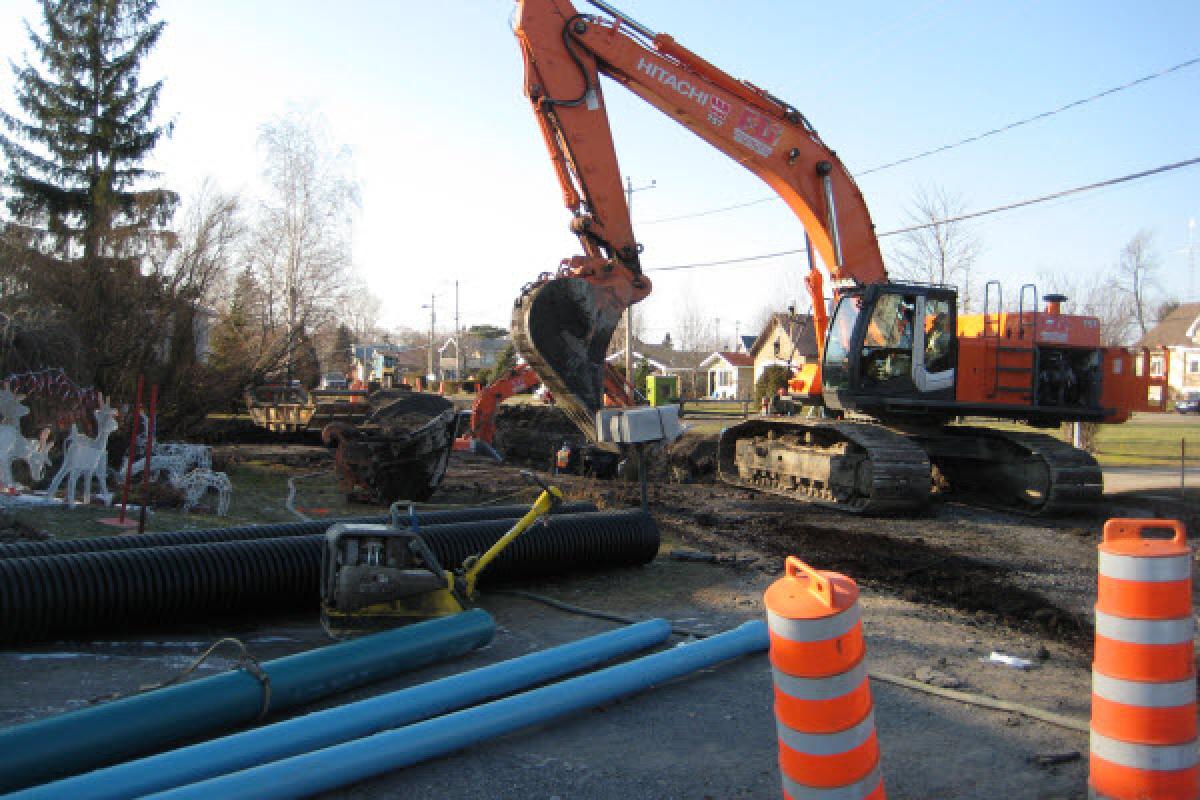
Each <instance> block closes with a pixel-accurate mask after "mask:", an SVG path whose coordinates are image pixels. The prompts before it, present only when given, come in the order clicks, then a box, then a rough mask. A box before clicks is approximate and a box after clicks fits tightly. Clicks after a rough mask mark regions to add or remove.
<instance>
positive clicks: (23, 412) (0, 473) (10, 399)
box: [0, 389, 51, 489]
mask: <svg viewBox="0 0 1200 800" xmlns="http://www.w3.org/2000/svg"><path fill="white" fill-rule="evenodd" d="M24 397H25V396H24V395H19V394H13V393H12V392H11V391H9V390H8V389H0V417H3V422H2V423H0V484H2V485H3V488H7V489H14V488H16V483H15V481H13V474H12V462H14V461H24V462H25V463H26V464H28V465H29V475H30V482H31V483H36V482H37V481H40V480H41V479H42V476H43V475H44V474H45V472H46V463H47V462H48V461H49V460H50V447H51V443H50V429H49V428H46V429H45V430H44V431H42V434H41V436H39V437H38V438H37V439H26V438H25V437H24V436H23V435H22V434H21V420H22V419H23V418H24V417H25V416H27V415H28V414H29V408H28V407H27V406H25V405H24V404H22V403H21V400H23V399H24Z"/></svg>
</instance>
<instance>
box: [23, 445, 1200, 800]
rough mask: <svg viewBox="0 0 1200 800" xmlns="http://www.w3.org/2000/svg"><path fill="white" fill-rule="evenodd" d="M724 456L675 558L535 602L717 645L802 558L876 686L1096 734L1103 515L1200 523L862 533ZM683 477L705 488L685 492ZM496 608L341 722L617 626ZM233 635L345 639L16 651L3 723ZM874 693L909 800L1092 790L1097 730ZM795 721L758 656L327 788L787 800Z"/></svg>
mask: <svg viewBox="0 0 1200 800" xmlns="http://www.w3.org/2000/svg"><path fill="white" fill-rule="evenodd" d="M706 448H707V444H706V443H705V442H704V441H694V440H693V441H689V442H687V443H685V446H684V447H683V448H681V449H679V450H677V451H676V452H675V453H674V454H673V456H672V457H670V458H667V459H663V460H662V461H661V462H660V467H662V469H660V470H658V471H659V472H662V473H663V475H662V476H661V477H663V478H664V480H663V481H661V482H660V481H655V482H652V483H651V485H650V495H649V500H650V509H651V511H652V513H653V514H654V516H655V518H656V520H657V521H658V523H659V526H660V529H661V532H662V535H663V547H662V549H661V551H660V553H659V556H658V558H657V559H655V560H654V561H653V562H651V563H650V564H648V565H647V566H645V567H641V568H635V569H625V570H618V571H608V572H594V573H586V574H582V575H573V576H566V577H562V578H557V579H554V580H547V581H540V582H536V583H522V584H520V585H519V586H514V587H512V588H514V589H520V590H527V591H531V592H537V593H541V594H543V595H546V596H549V597H553V598H555V599H558V600H562V601H565V602H568V603H571V604H575V605H578V606H584V607H588V608H595V609H602V610H604V611H609V612H613V613H616V614H621V615H626V616H629V617H634V618H650V617H656V616H662V617H666V618H668V619H669V620H671V621H672V622H673V623H674V624H676V625H678V626H680V627H683V628H689V629H693V630H696V631H701V632H715V631H720V630H723V629H726V628H730V627H733V626H735V625H737V624H739V623H740V622H742V621H744V620H747V619H761V618H762V617H763V613H764V609H763V606H762V594H763V591H764V590H765V588H766V587H767V586H768V585H770V583H771V582H772V581H774V580H775V579H776V578H778V577H779V575H780V574H781V573H782V567H783V559H784V557H785V556H786V555H796V556H800V557H801V558H803V559H805V560H806V561H808V562H809V563H811V564H813V565H814V566H815V567H817V568H819V569H827V570H836V571H839V572H843V573H845V574H846V575H849V576H850V577H852V578H853V579H854V580H856V581H857V582H858V583H859V585H860V586H861V587H862V590H863V591H862V598H861V599H862V604H863V612H864V616H863V619H864V628H865V633H866V638H867V646H868V655H867V662H868V666H869V668H870V669H871V671H872V672H873V673H875V674H877V676H880V675H881V676H883V677H884V678H886V677H887V676H897V677H900V678H906V679H910V680H915V681H918V682H920V683H921V684H922V685H925V686H929V687H932V688H939V687H940V688H949V689H953V690H958V691H962V692H969V693H973V694H976V695H984V696H987V697H991V698H996V699H999V700H1003V701H1009V702H1012V703H1016V704H1020V705H1024V706H1029V707H1033V708H1036V709H1042V710H1045V711H1049V712H1054V713H1056V714H1060V715H1065V716H1067V717H1070V718H1073V719H1075V720H1077V721H1080V722H1084V723H1086V720H1087V717H1088V709H1089V700H1090V696H1089V692H1090V679H1091V676H1090V659H1091V656H1090V647H1091V636H1092V628H1091V622H1090V607H1091V604H1092V603H1093V602H1094V592H1095V561H1096V550H1095V545H1096V542H1097V540H1098V535H1099V531H1100V528H1101V526H1102V524H1103V521H1104V519H1105V518H1106V517H1109V516H1118V515H1153V514H1160V515H1164V516H1168V515H1169V516H1181V517H1184V518H1185V520H1186V521H1188V522H1189V523H1190V522H1191V521H1192V519H1191V517H1192V516H1193V515H1194V514H1195V513H1196V505H1195V503H1194V499H1193V500H1181V499H1177V498H1174V497H1172V496H1171V494H1170V493H1168V492H1164V491H1159V490H1143V491H1138V492H1133V493H1128V494H1111V495H1106V504H1105V506H1104V507H1100V508H1097V509H1096V510H1095V514H1094V516H1091V517H1088V518H1080V517H1075V518H1071V519H1060V520H1051V521H1046V520H1035V519H1028V518H1022V517H1017V516H1013V515H1009V514H1002V513H997V512H991V511H981V510H978V509H974V508H969V507H966V506H962V505H956V504H954V503H950V502H943V503H938V504H935V505H934V506H933V507H932V508H931V510H930V511H929V512H928V513H926V514H923V515H920V516H914V517H907V518H898V519H897V518H887V519H880V518H864V517H850V516H845V515H841V514H838V513H835V512H830V511H825V510H822V509H819V508H814V507H810V506H806V505H802V504H798V503H795V502H790V501H787V500H783V499H780V498H775V497H771V496H768V495H762V494H758V493H755V492H752V491H748V490H744V489H738V488H734V487H728V486H724V485H721V484H718V483H715V482H713V481H712V479H711V478H709V477H705V476H704V474H703V472H704V469H703V468H702V467H703V464H704V462H705V460H706V457H705V453H706ZM697 464H699V465H700V467H701V468H700V469H696V465H697ZM689 465H690V466H689ZM679 479H683V480H686V481H688V482H685V483H679V482H672V480H676V481H677V480H679ZM555 481H556V483H558V484H559V485H561V486H562V487H563V489H564V491H565V492H566V494H567V496H568V497H569V498H571V499H582V500H593V501H595V502H597V503H598V504H600V505H601V506H602V507H609V508H619V507H626V506H630V505H634V504H636V498H637V487H636V485H634V484H624V483H616V482H609V481H598V480H593V479H591V478H586V477H579V476H567V475H564V476H558V477H557V478H556V479H555ZM529 496H530V491H529V484H528V482H527V481H526V480H525V479H524V478H523V477H522V476H521V474H520V467H518V466H508V465H499V466H498V465H496V464H494V463H490V462H488V461H486V460H484V459H482V458H474V457H467V456H461V455H457V454H456V455H455V456H454V457H453V458H452V459H451V462H450V467H449V470H448V472H447V475H446V478H445V480H444V482H443V484H442V486H441V487H440V489H439V490H438V492H437V494H436V495H435V496H434V497H433V498H432V501H433V502H435V503H446V504H476V503H484V502H493V501H498V502H513V501H514V499H513V498H521V497H529ZM315 588H316V587H314V591H315ZM481 605H482V607H483V608H485V609H486V610H488V611H489V612H490V613H492V614H493V615H494V616H495V617H496V620H497V623H498V625H499V630H498V633H497V636H496V639H495V640H494V642H493V643H492V644H491V645H489V646H488V647H486V648H484V649H482V650H480V651H477V652H475V653H472V654H470V655H468V656H466V657H464V658H462V659H459V660H457V661H453V662H449V663H445V664H441V665H439V666H436V667H431V668H426V669H423V670H420V671H418V672H415V673H411V674H407V675H403V676H400V677H399V678H397V679H393V680H390V681H387V682H384V683H380V684H376V685H373V686H370V687H367V688H365V689H361V690H357V691H355V692H350V693H346V694H342V695H338V696H336V697H334V698H332V699H331V700H329V701H326V702H325V703H324V704H322V705H321V706H320V707H328V706H331V705H334V704H340V703H343V702H347V701H348V700H352V699H358V698H361V697H365V696H369V695H374V694H378V693H380V692H384V691H389V690H394V689H397V688H401V687H404V686H410V685H416V684H419V683H421V682H424V681H427V680H429V679H431V678H434V677H440V676H442V675H446V674H452V673H457V672H460V671H463V670H466V669H470V668H473V667H475V666H480V665H483V664H487V663H494V662H497V661H501V660H503V659H506V658H510V657H513V656H516V655H521V654H524V653H527V652H531V651H534V650H540V649H544V648H546V647H549V646H552V645H555V644H559V643H562V642H566V641H571V640H574V639H577V638H579V637H582V636H585V635H588V634H591V633H596V632H600V631H603V630H606V629H609V628H611V627H613V623H611V622H606V621H602V620H598V619H594V618H590V617H584V616H577V615H573V614H568V613H564V612H562V611H559V610H555V609H552V608H549V607H547V606H544V605H541V604H539V603H536V602H534V601H532V600H530V599H528V598H527V597H522V596H517V595H511V594H502V593H495V592H493V593H490V594H485V595H484V596H483V598H482V603H481ZM222 635H235V636H238V637H239V638H242V639H243V641H245V642H246V643H247V644H248V645H249V646H250V648H251V649H252V651H253V652H254V653H255V655H256V657H258V658H260V659H269V658H274V657H278V656H280V655H285V654H288V653H292V652H298V651H302V650H307V649H310V648H312V647H317V646H320V645H322V644H324V643H325V642H326V641H327V640H326V639H325V638H324V637H323V635H322V633H321V631H320V628H319V626H318V624H317V620H316V619H310V618H307V617H301V616H299V615H290V616H284V617H275V618H270V619H253V620H250V619H247V620H239V621H234V622H230V621H213V623H212V624H211V625H199V626H196V625H193V626H188V627H187V628H182V629H181V628H179V627H172V628H171V629H170V630H161V631H137V632H135V633H132V634H130V635H128V636H121V637H105V639H104V641H79V642H58V643H53V644H49V645H45V646H38V647H27V648H22V649H21V650H20V651H7V652H0V724H5V725H10V724H16V723H20V722H24V721H28V720H32V719H36V718H40V717H42V716H46V715H50V714H54V713H59V712H62V711H66V710H71V709H74V708H78V707H81V706H84V705H86V704H87V703H88V702H89V700H90V699H91V698H95V697H99V696H105V695H109V694H111V693H113V692H128V691H133V690H136V689H137V688H138V687H139V686H141V685H143V684H146V683H151V682H154V681H160V680H163V679H166V678H169V677H171V676H172V675H173V674H175V673H176V672H178V670H179V669H181V668H182V666H184V665H185V664H186V663H187V661H188V660H189V657H190V655H191V654H193V653H194V652H196V651H198V650H199V649H201V648H202V647H203V646H204V645H205V644H207V643H208V642H210V641H212V640H213V639H215V638H217V637H219V636H222ZM674 641H678V640H677V639H676V640H673V642H674ZM993 652H997V653H1003V654H1007V655H1013V656H1018V657H1023V658H1027V659H1029V660H1030V661H1031V662H1032V666H1031V668H1029V669H1014V668H1012V667H1009V666H1005V665H1003V664H999V663H995V662H993V661H990V660H989V657H990V655H991V654H992V653H993ZM234 666H235V662H234V660H233V659H232V658H228V659H225V658H215V659H210V660H209V661H208V662H206V663H205V664H204V665H203V666H202V668H201V669H200V670H199V671H198V672H199V674H200V675H207V674H215V673H216V672H217V671H220V670H224V669H228V668H232V667H234ZM872 691H873V693H874V697H875V719H876V725H877V728H878V733H879V741H880V747H881V750H882V759H883V771H884V776H885V783H886V787H887V792H888V796H889V797H892V798H982V797H1012V798H1082V797H1085V796H1086V773H1087V748H1088V741H1087V736H1086V734H1085V733H1081V732H1079V731H1077V730H1072V729H1070V728H1064V727H1060V726H1056V725H1051V724H1047V723H1045V722H1041V721H1037V720H1034V719H1031V718H1029V717H1027V716H1024V715H1022V714H1019V713H1013V712H1003V711H993V710H986V709H982V708H979V707H976V706H972V705H967V704H964V703H961V702H957V701H955V700H951V699H946V698H944V697H940V696H934V695H931V694H927V693H924V692H919V691H914V690H912V689H911V688H906V687H903V686H900V685H896V684H894V683H889V682H887V681H886V680H885V679H880V678H879V677H877V678H876V680H874V681H873V683H872ZM774 726H775V722H774V716H773V713H772V691H771V673H770V669H769V665H768V662H767V658H766V656H765V654H764V655H757V656H752V657H748V658H744V659H741V660H739V661H737V662H734V663H729V664H725V665H722V666H720V667H717V668H715V669H710V670H705V671H702V672H701V673H699V674H697V675H694V676H692V677H690V678H686V679H681V680H677V681H674V682H672V683H670V684H668V685H666V686H661V687H658V688H656V689H653V690H651V691H648V692H644V693H642V694H639V695H636V696H633V697H630V698H627V699H625V700H623V701H620V702H617V703H613V704H610V705H607V706H605V707H602V708H599V709H594V710H592V711H589V712H586V713H583V714H579V715H576V716H573V717H571V718H569V719H567V720H565V721H561V722H558V723H553V724H549V725H546V726H542V727H539V728H536V729H532V730H526V731H523V732H519V733H516V734H513V735H509V736H506V737H504V738H502V739H499V740H496V741H493V742H491V743H489V744H487V745H483V746H478V747H474V748H472V749H470V750H469V751H465V752H460V753H458V754H455V755H453V756H450V757H446V758H442V759H438V760H436V761H432V762H429V763H426V764H423V765H420V766H417V767H413V768H408V769H404V770H400V771H396V772H393V773H390V774H388V775H386V776H384V777H382V778H378V779H375V780H372V781H368V782H365V783H362V784H359V785H356V786H354V787H350V788H347V789H344V790H341V791H338V792H334V793H330V794H328V795H324V796H327V797H337V798H377V797H394V796H408V797H454V798H458V797H462V798H467V797H487V798H512V799H513V800H516V799H517V798H522V799H523V798H562V799H563V800H565V798H567V797H572V798H596V800H616V799H617V798H620V799H621V800H625V798H631V797H639V798H640V797H646V798H710V799H712V800H715V799H716V798H774V797H778V796H779V795H780V787H779V775H778V769H777V766H776V758H777V752H778V750H777V743H776V737H775V727H774Z"/></svg>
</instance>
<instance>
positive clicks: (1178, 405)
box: [1175, 394, 1200, 414]
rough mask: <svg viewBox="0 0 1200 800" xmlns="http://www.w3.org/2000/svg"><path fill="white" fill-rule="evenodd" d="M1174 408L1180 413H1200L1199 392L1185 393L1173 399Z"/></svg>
mask: <svg viewBox="0 0 1200 800" xmlns="http://www.w3.org/2000/svg"><path fill="white" fill-rule="evenodd" d="M1175 410H1176V411H1178V412H1179V413H1180V414H1200V394H1189V395H1185V396H1183V397H1181V398H1179V400H1177V401H1175Z"/></svg>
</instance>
